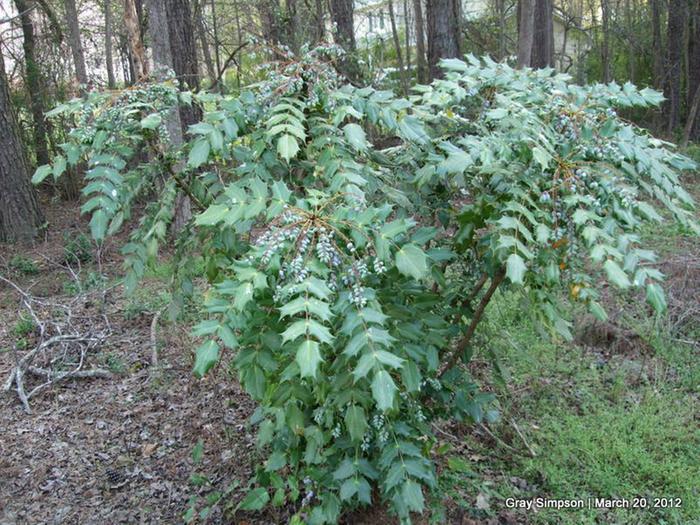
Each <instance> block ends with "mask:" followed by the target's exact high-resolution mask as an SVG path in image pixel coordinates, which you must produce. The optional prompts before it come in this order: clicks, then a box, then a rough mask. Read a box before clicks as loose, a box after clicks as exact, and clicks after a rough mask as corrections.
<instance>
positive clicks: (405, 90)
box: [388, 0, 408, 97]
mask: <svg viewBox="0 0 700 525" xmlns="http://www.w3.org/2000/svg"><path fill="white" fill-rule="evenodd" d="M388 7H389V20H390V22H391V35H392V37H393V39H394V49H395V50H396V61H397V63H398V65H399V78H400V79H401V89H402V90H403V94H404V96H406V97H407V96H408V79H407V78H406V70H405V69H404V67H403V66H404V64H403V58H402V56H401V41H400V40H399V32H398V30H397V29H396V16H394V2H393V1H392V0H388ZM407 51H408V49H407Z"/></svg>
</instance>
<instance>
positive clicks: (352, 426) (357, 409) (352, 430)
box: [345, 405, 368, 442]
mask: <svg viewBox="0 0 700 525" xmlns="http://www.w3.org/2000/svg"><path fill="white" fill-rule="evenodd" d="M367 426H368V425H367V418H366V417H365V410H364V409H363V408H362V407H361V406H359V405H352V406H351V407H350V408H348V409H347V411H346V412H345V427H346V428H347V429H348V433H349V434H350V439H352V440H353V441H355V442H359V441H362V438H363V437H364V435H365V432H366V431H367Z"/></svg>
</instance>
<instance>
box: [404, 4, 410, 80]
mask: <svg viewBox="0 0 700 525" xmlns="http://www.w3.org/2000/svg"><path fill="white" fill-rule="evenodd" d="M403 29H404V46H405V47H406V74H407V75H408V76H409V77H410V75H411V24H410V23H409V10H408V0H403Z"/></svg>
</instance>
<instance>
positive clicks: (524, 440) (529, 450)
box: [508, 419, 537, 458]
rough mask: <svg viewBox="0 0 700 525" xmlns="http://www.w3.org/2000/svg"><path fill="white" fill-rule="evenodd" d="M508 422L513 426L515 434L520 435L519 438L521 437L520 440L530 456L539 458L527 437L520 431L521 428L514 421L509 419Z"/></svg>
mask: <svg viewBox="0 0 700 525" xmlns="http://www.w3.org/2000/svg"><path fill="white" fill-rule="evenodd" d="M508 422H509V423H510V424H511V426H512V427H513V429H515V432H516V433H517V434H518V437H520V439H521V440H522V442H523V444H524V445H525V448H527V451H528V452H529V453H530V455H531V456H532V457H533V458H535V457H537V454H536V453H535V451H534V450H532V447H531V446H530V443H528V442H527V439H525V435H524V434H523V433H522V432H521V431H520V427H518V425H517V424H516V423H515V421H513V420H512V419H509V420H508Z"/></svg>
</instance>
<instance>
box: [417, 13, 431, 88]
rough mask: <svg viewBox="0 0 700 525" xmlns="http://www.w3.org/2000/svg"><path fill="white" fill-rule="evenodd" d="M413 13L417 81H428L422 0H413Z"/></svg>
mask: <svg viewBox="0 0 700 525" xmlns="http://www.w3.org/2000/svg"><path fill="white" fill-rule="evenodd" d="M413 13H414V15H415V23H416V68H417V71H418V82H420V83H426V82H428V64H427V62H426V60H425V32H424V30H423V25H424V22H423V0H413Z"/></svg>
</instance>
